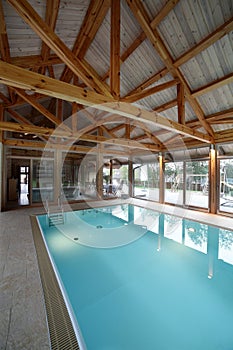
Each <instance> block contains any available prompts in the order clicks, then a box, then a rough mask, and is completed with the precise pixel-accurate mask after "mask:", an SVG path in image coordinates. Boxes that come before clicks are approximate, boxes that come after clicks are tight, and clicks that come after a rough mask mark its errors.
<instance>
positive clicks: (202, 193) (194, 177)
mask: <svg viewBox="0 0 233 350" xmlns="http://www.w3.org/2000/svg"><path fill="white" fill-rule="evenodd" d="M185 164H186V196H185V204H186V205H191V206H194V207H201V208H208V205H209V161H208V160H195V161H191V162H186V163H185Z"/></svg>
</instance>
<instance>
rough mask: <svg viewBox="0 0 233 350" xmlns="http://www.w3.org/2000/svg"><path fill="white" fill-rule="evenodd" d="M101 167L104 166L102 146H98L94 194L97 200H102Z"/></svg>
mask: <svg viewBox="0 0 233 350" xmlns="http://www.w3.org/2000/svg"><path fill="white" fill-rule="evenodd" d="M103 165H104V157H103V149H102V145H101V144H100V145H98V153H97V156H96V193H97V196H98V199H100V200H102V199H103Z"/></svg>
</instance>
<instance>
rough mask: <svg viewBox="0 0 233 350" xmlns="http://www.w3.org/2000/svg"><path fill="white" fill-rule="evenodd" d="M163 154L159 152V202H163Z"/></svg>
mask: <svg viewBox="0 0 233 350" xmlns="http://www.w3.org/2000/svg"><path fill="white" fill-rule="evenodd" d="M164 181H165V177H164V154H163V153H159V203H164Z"/></svg>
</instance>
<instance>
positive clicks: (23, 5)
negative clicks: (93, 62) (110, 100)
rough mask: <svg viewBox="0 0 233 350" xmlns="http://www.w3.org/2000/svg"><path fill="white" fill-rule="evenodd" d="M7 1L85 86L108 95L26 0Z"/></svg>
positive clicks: (97, 80)
mask: <svg viewBox="0 0 233 350" xmlns="http://www.w3.org/2000/svg"><path fill="white" fill-rule="evenodd" d="M8 2H9V3H10V4H11V5H12V6H13V7H14V9H15V10H16V11H17V12H18V13H19V15H20V16H21V17H22V18H23V19H24V21H25V22H26V23H27V24H29V25H30V27H31V28H32V29H33V30H34V31H35V32H36V33H37V34H38V35H39V37H40V38H41V39H42V40H43V41H44V42H45V43H46V44H47V45H48V46H49V47H50V49H51V50H53V51H54V52H55V53H56V54H57V55H58V57H60V58H61V60H62V61H63V62H64V63H65V64H66V65H67V66H68V67H69V68H70V69H71V70H72V72H73V73H74V74H75V75H77V76H79V77H80V78H81V79H82V80H83V82H85V84H86V85H87V86H90V87H91V88H93V89H94V90H95V91H97V92H99V93H104V94H106V95H107V96H109V97H110V93H109V91H108V89H106V86H105V85H104V84H103V83H102V82H101V81H100V80H99V79H96V77H93V76H92V74H91V73H90V72H89V71H88V70H87V69H86V67H85V66H84V65H83V63H82V61H81V60H80V59H78V58H77V57H76V56H75V55H74V54H73V53H72V51H71V50H69V48H68V47H67V46H66V45H65V44H64V43H63V42H62V41H61V40H60V38H59V37H58V36H57V35H56V34H55V33H54V32H53V31H52V30H51V29H50V27H49V26H48V25H47V24H46V23H45V22H44V21H43V20H42V18H41V17H40V16H39V15H38V14H37V12H36V11H35V10H34V9H33V7H32V6H31V5H30V4H29V3H28V2H27V1H26V0H20V2H19V1H18V0H8Z"/></svg>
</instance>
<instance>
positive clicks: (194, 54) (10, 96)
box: [0, 0, 233, 155]
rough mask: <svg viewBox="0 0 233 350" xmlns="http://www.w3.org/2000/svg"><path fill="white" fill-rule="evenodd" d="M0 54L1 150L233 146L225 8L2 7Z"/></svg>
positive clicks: (231, 53)
mask: <svg viewBox="0 0 233 350" xmlns="http://www.w3.org/2000/svg"><path fill="white" fill-rule="evenodd" d="M0 54H1V60H0V136H1V141H2V142H3V143H4V144H6V145H9V146H17V147H29V148H30V147H31V148H32V147H39V148H43V147H45V145H46V144H47V143H48V140H49V142H50V144H52V145H53V146H54V147H56V146H57V147H58V146H59V147H69V149H72V150H74V151H78V152H84V153H85V152H88V151H89V150H90V149H97V150H100V149H101V150H102V151H103V152H104V153H106V154H107V153H108V152H113V151H114V152H115V153H116V154H118V155H125V154H127V155H130V154H135V153H138V152H140V151H145V150H148V151H149V152H153V153H154V152H160V151H166V150H169V151H170V150H176V149H188V148H197V147H201V146H203V145H208V144H210V143H212V144H214V143H217V144H221V145H222V144H223V143H225V142H228V143H231V142H233V3H232V0H199V1H198V0H196V1H193V0H180V1H179V0H168V1H166V0H144V1H140V0H121V1H120V0H112V1H110V0H91V1H88V0H87V1H85V0H82V1H77V0H71V1H65V0H47V1H46V0H44V1H41V2H39V1H36V0H31V1H27V0H8V1H6V0H2V1H1V0H0ZM98 145H101V146H98ZM223 147H224V146H223ZM227 147H228V148H227ZM227 147H226V150H227V151H226V152H225V153H228V152H229V146H227ZM222 149H223V153H224V148H222ZM230 149H231V148H230Z"/></svg>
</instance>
